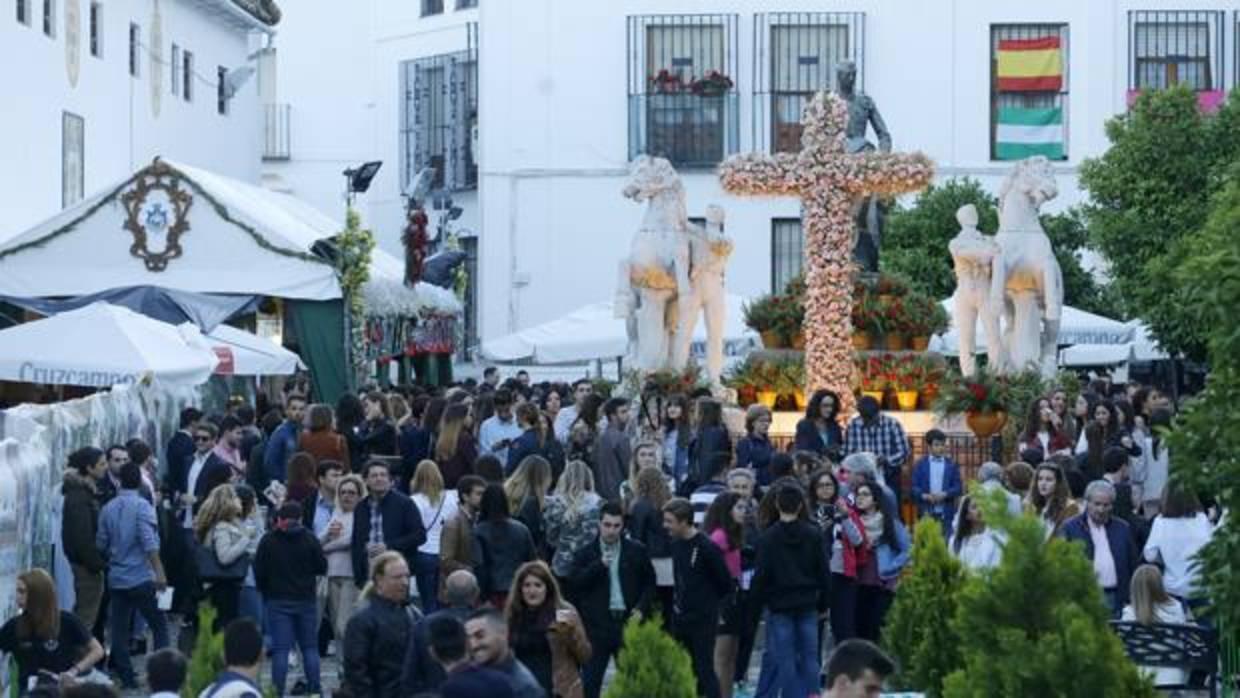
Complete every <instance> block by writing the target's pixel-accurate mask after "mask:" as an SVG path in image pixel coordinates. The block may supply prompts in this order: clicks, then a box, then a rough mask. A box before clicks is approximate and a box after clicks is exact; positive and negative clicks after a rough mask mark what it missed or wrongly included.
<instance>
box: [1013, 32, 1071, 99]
mask: <svg viewBox="0 0 1240 698" xmlns="http://www.w3.org/2000/svg"><path fill="white" fill-rule="evenodd" d="M998 75H999V91H1000V92H1058V91H1059V90H1060V88H1062V87H1063V52H1062V51H1061V50H1060V46H1059V37H1057V36H1047V37H1043V38H1041V39H1003V40H1001V41H1000V42H999V70H998Z"/></svg>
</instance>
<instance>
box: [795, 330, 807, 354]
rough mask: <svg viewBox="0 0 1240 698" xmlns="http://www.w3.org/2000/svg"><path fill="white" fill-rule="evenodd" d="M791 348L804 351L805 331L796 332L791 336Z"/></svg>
mask: <svg viewBox="0 0 1240 698" xmlns="http://www.w3.org/2000/svg"><path fill="white" fill-rule="evenodd" d="M792 348H793V349H797V350H799V351H805V333H804V332H797V333H796V334H795V335H793V336H792Z"/></svg>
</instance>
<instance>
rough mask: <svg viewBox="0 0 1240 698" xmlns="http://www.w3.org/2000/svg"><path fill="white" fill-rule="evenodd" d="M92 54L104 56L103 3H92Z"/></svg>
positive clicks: (98, 56)
mask: <svg viewBox="0 0 1240 698" xmlns="http://www.w3.org/2000/svg"><path fill="white" fill-rule="evenodd" d="M90 55H92V56H94V57H95V58H103V4H102V3H98V2H92V3H91V4H90Z"/></svg>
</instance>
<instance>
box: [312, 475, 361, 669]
mask: <svg viewBox="0 0 1240 698" xmlns="http://www.w3.org/2000/svg"><path fill="white" fill-rule="evenodd" d="M365 498H366V483H365V482H363V481H362V477H361V476H360V475H357V474H352V473H351V474H349V475H345V476H344V477H342V478H340V481H339V482H338V483H336V506H335V507H334V508H333V509H332V517H331V518H330V519H328V520H327V528H326V529H325V530H324V531H323V534H322V535H320V536H319V543H321V544H322V545H323V554H324V555H326V556H327V608H328V613H329V615H330V616H331V619H332V632H334V633H335V635H336V642H337V643H338V644H339V643H343V642H344V628H345V625H346V624H347V623H348V622H349V617H350V616H352V615H353V607H354V606H355V605H357V585H356V584H354V583H353V552H352V543H353V510H354V509H355V508H357V505H358V503H359V502H361V501H362V500H364V499H365Z"/></svg>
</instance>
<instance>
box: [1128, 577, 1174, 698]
mask: <svg viewBox="0 0 1240 698" xmlns="http://www.w3.org/2000/svg"><path fill="white" fill-rule="evenodd" d="M1129 596H1130V598H1131V601H1130V602H1129V603H1128V605H1127V606H1124V612H1123V615H1122V616H1120V619H1121V620H1126V621H1136V622H1137V623H1140V624H1142V625H1153V624H1154V623H1174V624H1179V625H1183V624H1184V623H1187V622H1188V616H1187V614H1185V613H1184V606H1183V604H1181V603H1180V602H1179V601H1177V600H1176V599H1175V598H1173V597H1172V596H1171V595H1170V594H1168V593H1167V589H1166V588H1165V587H1164V586H1163V576H1162V572H1160V571H1159V570H1158V568H1157V567H1155V566H1154V565H1141V566H1140V567H1138V568H1137V570H1136V571H1135V572H1133V573H1132V584H1131V587H1130V589H1129ZM1142 669H1144V670H1145V671H1147V672H1149V673H1151V674H1152V675H1153V677H1154V685H1155V686H1171V685H1175V686H1179V685H1183V683H1184V679H1185V678H1187V677H1186V676H1185V674H1184V670H1183V669H1176V668H1168V667H1142Z"/></svg>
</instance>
